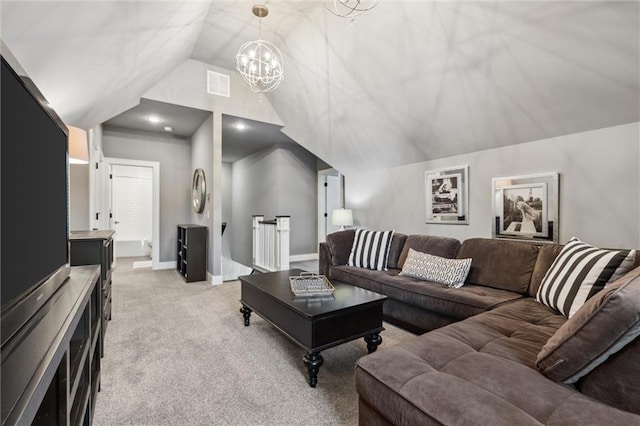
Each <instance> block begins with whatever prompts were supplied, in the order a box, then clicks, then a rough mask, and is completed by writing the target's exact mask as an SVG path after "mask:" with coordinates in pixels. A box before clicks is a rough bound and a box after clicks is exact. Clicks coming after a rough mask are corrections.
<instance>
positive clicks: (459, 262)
mask: <svg viewBox="0 0 640 426" xmlns="http://www.w3.org/2000/svg"><path fill="white" fill-rule="evenodd" d="M470 268H471V259H447V258H444V257H439V256H433V255H431V254H427V253H421V252H419V251H415V250H414V249H409V255H408V256H407V260H406V261H405V262H404V265H403V267H402V272H400V275H406V276H408V277H413V278H418V279H420V280H425V281H433V282H436V283H440V284H444V285H445V286H447V287H451V288H460V287H462V286H463V285H464V281H465V279H466V278H467V275H468V274H469V269H470Z"/></svg>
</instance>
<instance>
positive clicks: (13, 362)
mask: <svg viewBox="0 0 640 426" xmlns="http://www.w3.org/2000/svg"><path fill="white" fill-rule="evenodd" d="M99 277H100V267H99V266H78V267H73V268H71V274H70V275H69V278H68V279H67V280H66V281H65V283H64V284H63V285H62V287H61V288H60V289H59V290H58V291H57V292H56V293H55V294H54V295H53V296H52V297H51V299H50V300H48V301H47V302H46V303H45V304H44V305H43V307H42V308H41V309H40V310H38V311H37V312H36V313H35V314H34V315H33V317H32V318H31V319H29V321H28V322H27V323H26V324H25V325H24V326H23V327H22V328H21V329H20V330H19V331H18V332H17V333H16V335H15V336H13V337H12V338H11V339H10V340H9V341H8V342H7V343H6V344H5V345H4V346H3V347H2V352H3V354H2V355H3V356H2V424H3V425H13V424H34V425H80V424H82V425H90V424H91V422H92V419H93V410H94V407H95V400H96V397H97V393H98V391H99V389H100V354H99V351H98V349H99V346H98V342H99V341H100V335H101V333H102V327H101V321H102V316H101V315H100V314H99V311H97V309H96V308H97V306H98V301H99V299H100V297H101V292H100V287H99V285H98V282H99Z"/></svg>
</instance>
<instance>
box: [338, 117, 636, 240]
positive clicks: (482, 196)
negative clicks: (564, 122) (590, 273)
mask: <svg viewBox="0 0 640 426" xmlns="http://www.w3.org/2000/svg"><path fill="white" fill-rule="evenodd" d="M639 159H640V122H639V123H632V124H626V125H621V126H615V127H609V128H604V129H599V130H594V131H589V132H584V133H577V134H572V135H567V136H562V137H557V138H551V139H544V140H539V141H535V142H530V143H525V144H519V145H512V146H508V147H503V148H496V149H491V150H486V151H479V152H475V153H471V154H464V155H458V156H455V157H449V158H443V159H439V160H434V161H426V162H420V163H414V164H409V165H406V166H400V167H395V168H390V169H384V170H378V171H373V172H366V173H359V174H358V173H351V174H349V175H347V176H346V178H345V180H346V205H347V207H348V208H352V209H354V220H355V222H356V224H357V225H366V226H371V227H374V228H379V229H387V228H395V229H396V230H397V231H398V232H403V233H413V234H430V235H441V236H450V237H455V238H458V239H460V240H464V239H467V238H471V237H487V238H490V237H491V221H492V206H491V178H493V177H499V176H514V175H524V174H531V173H539V172H550V171H557V172H559V173H560V242H561V243H565V242H566V241H567V240H568V239H569V238H571V237H572V236H576V237H579V238H581V239H582V240H584V241H586V242H588V243H591V244H594V245H598V246H603V247H626V248H630V247H633V248H637V247H640V220H639V217H640V190H639V187H640V172H639V164H640V161H639ZM464 164H468V165H469V225H440V224H425V223H424V172H425V171H427V170H433V169H437V168H442V167H451V166H459V165H464Z"/></svg>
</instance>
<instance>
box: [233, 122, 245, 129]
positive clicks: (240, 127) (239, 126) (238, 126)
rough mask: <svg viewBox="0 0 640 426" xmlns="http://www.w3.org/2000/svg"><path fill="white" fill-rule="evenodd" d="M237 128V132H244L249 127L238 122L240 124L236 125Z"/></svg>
mask: <svg viewBox="0 0 640 426" xmlns="http://www.w3.org/2000/svg"><path fill="white" fill-rule="evenodd" d="M235 128H236V129H237V130H244V129H246V128H247V125H246V124H244V123H241V122H238V123H236V125H235Z"/></svg>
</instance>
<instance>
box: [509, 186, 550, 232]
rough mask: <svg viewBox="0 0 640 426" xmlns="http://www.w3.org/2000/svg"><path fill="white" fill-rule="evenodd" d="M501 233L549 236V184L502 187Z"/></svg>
mask: <svg viewBox="0 0 640 426" xmlns="http://www.w3.org/2000/svg"><path fill="white" fill-rule="evenodd" d="M500 192H501V197H502V210H501V212H500V234H502V235H517V236H524V237H531V236H538V237H547V236H548V235H549V229H548V228H547V227H546V226H543V224H545V223H546V218H547V204H548V202H547V184H546V183H532V184H524V185H511V186H505V187H503V188H500Z"/></svg>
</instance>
